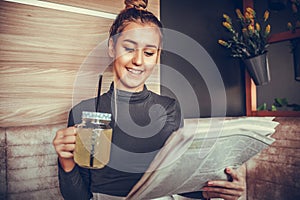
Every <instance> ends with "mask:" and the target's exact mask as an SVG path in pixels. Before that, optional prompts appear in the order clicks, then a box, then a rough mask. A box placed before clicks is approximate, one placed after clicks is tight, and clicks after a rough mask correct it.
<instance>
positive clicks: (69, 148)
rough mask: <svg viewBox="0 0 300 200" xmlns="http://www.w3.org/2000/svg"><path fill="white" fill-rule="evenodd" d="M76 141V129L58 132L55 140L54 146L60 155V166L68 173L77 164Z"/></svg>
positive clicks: (71, 128)
mask: <svg viewBox="0 0 300 200" xmlns="http://www.w3.org/2000/svg"><path fill="white" fill-rule="evenodd" d="M75 140H76V128H75V127H69V128H64V129H60V130H58V131H57V132H56V135H55V138H54V139H53V146H54V148H55V151H56V153H57V155H58V159H59V162H60V165H61V167H62V168H63V169H64V171H66V172H69V171H71V170H72V169H73V168H74V166H75V162H74V159H73V151H74V149H75Z"/></svg>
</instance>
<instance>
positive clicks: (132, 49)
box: [124, 47, 134, 52]
mask: <svg viewBox="0 0 300 200" xmlns="http://www.w3.org/2000/svg"><path fill="white" fill-rule="evenodd" d="M124 49H125V51H127V52H133V51H134V48H129V47H124Z"/></svg>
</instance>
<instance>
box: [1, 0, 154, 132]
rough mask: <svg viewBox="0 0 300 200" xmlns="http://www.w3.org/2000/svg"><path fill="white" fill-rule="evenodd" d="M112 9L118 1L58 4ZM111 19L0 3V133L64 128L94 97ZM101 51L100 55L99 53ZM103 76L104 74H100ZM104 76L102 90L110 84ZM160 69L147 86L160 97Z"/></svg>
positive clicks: (103, 65) (108, 76) (108, 75)
mask: <svg viewBox="0 0 300 200" xmlns="http://www.w3.org/2000/svg"><path fill="white" fill-rule="evenodd" d="M64 2H65V3H66V2H67V3H68V4H71V5H73V6H79V4H80V3H81V4H82V6H81V7H85V6H87V8H90V7H95V3H96V2H97V4H99V5H102V3H103V5H104V6H107V7H111V8H116V7H115V4H118V3H120V1H116V0H114V1H103V2H102V1H57V3H64ZM112 22H113V21H112V20H111V19H104V18H100V17H92V16H87V15H82V14H74V13H71V12H64V11H57V10H53V9H46V8H40V7H35V6H27V5H22V4H18V3H11V2H4V1H0V44H1V45H0V55H1V57H0V77H1V78H0V101H1V104H0V113H1V115H0V127H14V126H32V125H41V124H58V123H66V121H67V117H68V112H69V110H70V108H71V107H72V106H74V105H75V104H76V103H78V102H80V101H81V100H83V99H87V98H91V97H94V96H95V95H96V89H97V84H98V77H99V71H101V70H102V69H103V68H104V69H105V68H106V67H107V63H108V60H109V59H108V55H107V52H106V51H105V50H106V49H105V48H104V47H107V37H108V30H109V28H110V26H111V24H112ZM99 47H100V49H99ZM102 71H104V70H102ZM106 71H107V72H106V73H105V78H104V80H105V81H104V83H103V90H102V91H106V90H107V88H109V85H110V83H111V81H112V73H111V70H109V69H107V70H106ZM159 82H160V81H159V69H156V70H155V72H154V73H153V75H152V76H151V77H150V78H149V80H148V81H147V84H149V89H151V90H153V91H155V92H158V93H159V88H160V87H159Z"/></svg>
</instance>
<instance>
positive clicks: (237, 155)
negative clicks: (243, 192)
mask: <svg viewBox="0 0 300 200" xmlns="http://www.w3.org/2000/svg"><path fill="white" fill-rule="evenodd" d="M273 119H274V118H273V117H241V118H231V119H227V118H225V119H222V118H197V119H185V120H184V123H185V125H184V127H183V128H181V129H179V130H178V131H177V132H174V133H173V134H172V135H171V136H170V138H169V139H168V140H167V142H166V144H165V145H164V147H163V148H162V149H161V150H160V152H159V153H158V154H157V156H156V157H155V159H154V160H153V162H152V163H151V165H150V167H149V169H148V171H147V172H146V173H145V174H144V176H143V177H142V178H141V180H140V181H139V182H138V183H137V184H136V185H135V186H134V187H133V189H132V190H131V192H130V193H129V194H128V196H127V197H126V199H135V200H138V199H154V198H159V197H163V196H168V195H173V194H181V193H186V192H193V191H200V190H201V188H202V187H203V186H204V185H205V184H206V183H207V181H209V180H216V179H218V180H220V179H221V180H228V178H229V177H227V175H226V174H225V173H224V169H225V168H226V167H234V168H238V167H239V166H240V165H242V164H243V163H244V162H246V161H247V160H249V159H250V158H251V157H253V156H254V155H255V154H257V153H259V152H260V151H261V150H263V149H264V148H266V147H267V146H269V145H270V144H272V143H273V142H274V141H275V139H273V138H271V137H270V136H271V134H272V133H274V132H275V127H276V126H277V125H278V124H279V123H278V122H275V121H273Z"/></svg>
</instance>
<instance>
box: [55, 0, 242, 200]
mask: <svg viewBox="0 0 300 200" xmlns="http://www.w3.org/2000/svg"><path fill="white" fill-rule="evenodd" d="M147 2H148V1H147V0H125V5H126V8H125V9H124V10H123V11H121V12H120V14H119V15H118V16H117V18H116V20H115V21H114V23H113V25H112V27H111V29H110V37H109V55H110V56H111V57H112V58H113V63H112V65H113V74H114V80H113V83H112V84H111V87H110V90H109V91H108V92H107V93H105V94H103V95H101V96H100V99H99V102H100V104H99V106H98V107H99V110H97V111H99V112H104V113H111V114H112V121H111V123H110V126H111V127H112V128H113V134H112V135H113V136H112V147H111V154H110V161H109V163H108V164H107V165H106V166H105V167H103V168H101V169H87V168H82V167H80V166H78V165H77V164H76V163H75V162H74V159H73V151H74V149H75V136H76V128H75V127H74V125H76V124H79V123H80V122H81V113H82V111H95V104H96V102H97V101H96V98H95V99H88V100H85V101H82V102H81V103H79V104H78V105H76V106H74V107H73V108H72V110H71V111H70V114H69V121H68V128H65V129H61V130H59V131H57V133H56V136H55V138H54V140H53V145H54V147H55V150H56V152H57V154H58V166H59V183H60V189H61V193H62V195H63V197H64V198H65V199H72V200H75V199H80V200H84V199H90V198H92V196H93V193H100V194H104V195H106V196H108V197H115V196H118V197H124V196H126V195H127V194H128V193H129V191H130V190H131V188H132V187H133V186H134V185H135V184H136V183H137V181H138V180H139V179H140V178H141V176H142V175H143V173H144V172H145V171H146V170H147V167H148V166H149V164H150V163H151V161H152V160H153V158H154V156H155V155H156V153H157V152H158V150H159V149H160V148H161V147H162V146H163V145H164V143H165V141H166V140H167V138H168V137H169V136H170V134H171V133H173V132H174V131H176V130H177V129H178V128H179V127H180V125H181V123H182V118H181V112H180V107H179V104H178V102H177V101H176V100H174V99H172V98H169V97H165V96H160V95H157V94H155V93H153V92H151V91H149V90H148V89H147V87H146V86H145V81H146V80H147V78H148V77H149V76H150V75H151V73H152V71H153V69H154V67H155V66H156V65H157V63H158V60H159V57H160V53H161V45H162V44H161V43H162V32H161V28H162V25H161V23H160V21H159V20H158V19H157V18H156V17H155V16H154V15H153V14H152V13H151V12H148V11H146V10H145V8H146V6H147ZM228 170H230V171H228V172H227V173H228V174H229V175H231V176H232V178H233V181H232V182H228V181H211V182H209V184H208V186H207V187H205V188H203V189H204V190H205V192H203V197H204V198H209V197H223V198H224V197H225V198H227V197H228V198H227V199H237V198H238V197H239V196H240V194H241V193H242V192H243V190H244V189H243V182H242V180H241V177H239V175H238V173H237V172H236V171H234V170H231V169H228ZM186 195H187V196H189V195H190V196H193V195H196V196H197V197H200V198H202V193H201V192H199V193H191V194H186ZM224 195H225V196H224Z"/></svg>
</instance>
